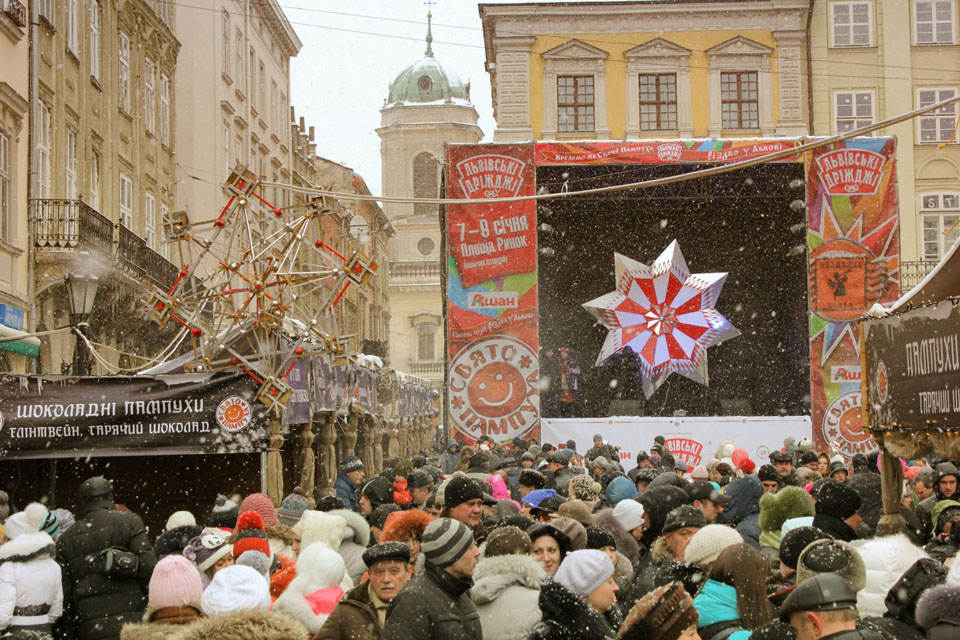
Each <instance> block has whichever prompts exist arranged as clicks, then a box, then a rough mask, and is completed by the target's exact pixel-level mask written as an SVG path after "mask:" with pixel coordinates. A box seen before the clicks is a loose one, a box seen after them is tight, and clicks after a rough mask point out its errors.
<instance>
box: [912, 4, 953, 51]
mask: <svg viewBox="0 0 960 640" xmlns="http://www.w3.org/2000/svg"><path fill="white" fill-rule="evenodd" d="M954 2H955V0H937V1H936V2H920V1H919V0H918V1H917V2H914V3H913V11H914V29H915V32H914V41H915V42H916V43H917V44H953V3H954Z"/></svg>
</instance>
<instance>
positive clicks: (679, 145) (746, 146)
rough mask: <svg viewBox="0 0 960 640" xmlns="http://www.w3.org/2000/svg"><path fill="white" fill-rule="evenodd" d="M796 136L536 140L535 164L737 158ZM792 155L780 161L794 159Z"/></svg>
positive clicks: (788, 143) (784, 144)
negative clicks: (765, 138)
mask: <svg viewBox="0 0 960 640" xmlns="http://www.w3.org/2000/svg"><path fill="white" fill-rule="evenodd" d="M799 144H800V141H799V140H790V139H784V140H646V141H642V142H538V143H537V165H538V166H549V165H565V164H663V163H668V164H672V163H688V162H737V161H739V160H746V159H748V158H755V157H757V156H762V155H766V154H768V153H775V152H777V151H784V150H785V149H792V148H794V147H796V146H798V145H799ZM796 161H797V158H796V157H795V156H790V157H788V158H781V159H780V160H779V162H796Z"/></svg>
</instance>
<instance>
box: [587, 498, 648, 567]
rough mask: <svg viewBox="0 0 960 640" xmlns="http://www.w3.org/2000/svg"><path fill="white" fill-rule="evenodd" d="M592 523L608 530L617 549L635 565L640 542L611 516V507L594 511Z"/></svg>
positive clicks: (638, 554) (638, 557) (638, 556)
mask: <svg viewBox="0 0 960 640" xmlns="http://www.w3.org/2000/svg"><path fill="white" fill-rule="evenodd" d="M593 525H594V526H596V527H603V528H604V529H606V530H607V531H609V532H610V534H611V535H612V536H613V539H614V540H615V541H616V543H617V551H618V552H620V553H622V554H623V555H625V556H626V557H627V559H628V560H629V561H630V564H631V565H636V564H637V562H639V561H640V543H639V542H637V541H636V539H635V538H634V537H633V536H632V535H630V533H629V532H628V531H627V530H626V529H624V528H623V527H621V526H620V524H619V523H618V522H617V521H616V519H615V518H614V517H613V509H603V510H601V511H599V512H597V513H595V514H594V515H593Z"/></svg>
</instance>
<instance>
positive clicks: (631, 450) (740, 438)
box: [541, 416, 810, 471]
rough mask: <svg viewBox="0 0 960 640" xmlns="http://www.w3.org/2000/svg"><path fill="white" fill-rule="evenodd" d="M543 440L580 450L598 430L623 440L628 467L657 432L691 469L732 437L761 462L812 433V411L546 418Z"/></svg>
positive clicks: (615, 440) (623, 461) (613, 441)
mask: <svg viewBox="0 0 960 640" xmlns="http://www.w3.org/2000/svg"><path fill="white" fill-rule="evenodd" d="M542 422H543V424H542V427H541V430H542V432H543V442H549V443H551V444H554V445H556V444H558V443H562V442H566V441H567V440H571V439H572V440H573V441H574V442H576V444H577V451H579V452H580V453H584V452H585V451H586V450H587V449H589V448H590V447H592V446H593V443H592V442H591V438H593V434H595V433H601V434H603V436H604V437H605V438H606V441H607V442H609V443H610V444H613V445H620V464H622V465H623V468H624V469H627V470H629V469H632V468H633V467H635V466H637V454H638V453H639V452H640V451H648V452H649V450H650V446H651V445H652V444H653V439H654V437H656V436H658V435H662V436H663V437H664V438H666V441H667V447H669V449H670V452H671V453H672V454H673V456H674V458H676V459H677V460H683V461H684V462H686V463H687V466H688V467H689V468H690V470H691V471H692V470H693V467H695V466H696V465H698V464H705V463H706V462H707V461H709V460H711V459H712V458H713V457H714V454H715V453H716V451H717V449H718V448H719V447H720V443H721V442H723V441H725V440H731V441H733V443H734V444H735V445H736V446H737V447H739V448H743V449H746V450H747V453H748V454H749V455H750V459H751V460H753V461H754V462H755V463H757V467H759V466H760V465H762V464H766V463H767V462H769V461H770V452H771V451H776V450H778V449H781V448H782V447H783V439H784V438H786V437H787V436H792V437H794V438H796V439H797V440H800V439H801V438H809V437H810V417H809V416H786V417H769V418H768V417H731V416H717V417H689V416H688V417H683V418H637V417H629V416H627V417H613V418H590V419H582V418H556V419H554V418H544V419H543V421H542Z"/></svg>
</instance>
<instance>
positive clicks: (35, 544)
mask: <svg viewBox="0 0 960 640" xmlns="http://www.w3.org/2000/svg"><path fill="white" fill-rule="evenodd" d="M56 555H57V545H56V543H55V542H54V541H53V538H51V537H50V536H49V535H47V534H46V533H44V532H43V531H38V532H37V533H22V534H20V535H19V536H17V537H16V538H14V539H13V540H9V541H7V542H6V543H5V544H4V545H3V546H0V562H28V561H30V560H36V559H37V558H53V557H55V556H56Z"/></svg>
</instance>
